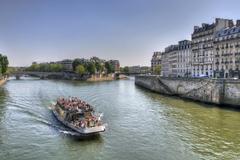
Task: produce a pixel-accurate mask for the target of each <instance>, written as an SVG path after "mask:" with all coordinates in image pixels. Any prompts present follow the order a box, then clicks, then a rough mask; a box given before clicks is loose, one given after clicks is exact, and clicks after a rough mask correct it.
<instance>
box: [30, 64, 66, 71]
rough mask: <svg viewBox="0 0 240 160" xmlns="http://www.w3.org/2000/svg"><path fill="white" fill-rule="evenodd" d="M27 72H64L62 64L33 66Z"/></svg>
mask: <svg viewBox="0 0 240 160" xmlns="http://www.w3.org/2000/svg"><path fill="white" fill-rule="evenodd" d="M26 70H27V71H38V72H61V71H63V70H64V68H63V65H62V64H56V63H53V64H51V63H41V64H36V63H35V64H32V65H31V66H30V67H28V68H27V69H26Z"/></svg>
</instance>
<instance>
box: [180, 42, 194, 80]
mask: <svg viewBox="0 0 240 160" xmlns="http://www.w3.org/2000/svg"><path fill="white" fill-rule="evenodd" d="M191 53H192V49H191V41H189V40H182V41H179V42H178V51H177V76H178V77H191V55H192V54H191Z"/></svg>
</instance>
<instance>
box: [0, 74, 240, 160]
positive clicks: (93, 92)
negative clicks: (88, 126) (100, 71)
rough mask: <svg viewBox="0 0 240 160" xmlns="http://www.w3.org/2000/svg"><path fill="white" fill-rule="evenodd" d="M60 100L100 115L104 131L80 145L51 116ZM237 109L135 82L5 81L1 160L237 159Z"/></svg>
mask: <svg viewBox="0 0 240 160" xmlns="http://www.w3.org/2000/svg"><path fill="white" fill-rule="evenodd" d="M59 96H77V97H81V98H82V99H83V100H85V101H87V102H89V103H90V104H92V105H93V106H95V107H96V110H97V111H100V112H103V113H104V121H105V122H106V123H107V124H108V127H107V131H106V132H105V133H103V134H101V135H100V136H98V137H95V138H93V139H91V140H80V139H77V138H76V136H75V132H72V131H71V130H69V129H68V128H66V127H64V126H62V125H61V124H60V123H59V122H58V121H57V120H56V119H55V117H54V116H53V115H52V113H51V111H50V110H49V105H50V104H51V103H52V102H53V101H54V100H56V98H57V97H59ZM239 122H240V112H239V111H234V110H227V109H222V108H219V107H216V106H210V105H205V104H200V103H194V102H191V101H186V100H182V99H179V98H176V97H166V96H162V95H159V94H156V93H152V92H149V91H147V90H144V89H142V88H139V87H137V86H135V85H134V80H123V81H113V82H97V83H88V82H76V81H53V80H49V81H48V80H38V79H25V80H19V81H17V80H14V79H12V80H10V81H9V82H8V83H7V84H6V85H4V86H3V87H2V88H0V148H1V150H0V157H1V160H2V159H3V160H5V159H6V160H7V159H104V160H107V159H130V160H132V159H142V160H146V159H148V160H149V159H153V160H155V159H167V160H168V159H170V160H173V159H189V160H190V159H237V157H238V156H240V146H239V144H240V140H239V138H238V137H239V134H240V124H239Z"/></svg>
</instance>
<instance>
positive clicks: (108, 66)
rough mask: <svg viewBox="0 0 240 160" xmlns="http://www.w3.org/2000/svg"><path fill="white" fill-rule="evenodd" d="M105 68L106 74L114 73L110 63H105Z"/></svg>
mask: <svg viewBox="0 0 240 160" xmlns="http://www.w3.org/2000/svg"><path fill="white" fill-rule="evenodd" d="M105 68H106V70H107V73H108V74H109V73H113V72H114V67H113V65H112V64H111V63H109V62H105Z"/></svg>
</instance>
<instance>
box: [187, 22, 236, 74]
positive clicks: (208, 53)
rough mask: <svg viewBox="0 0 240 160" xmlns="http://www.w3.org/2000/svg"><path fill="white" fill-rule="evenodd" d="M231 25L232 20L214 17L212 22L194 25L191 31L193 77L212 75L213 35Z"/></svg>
mask: <svg viewBox="0 0 240 160" xmlns="http://www.w3.org/2000/svg"><path fill="white" fill-rule="evenodd" d="M231 26H233V21H232V20H229V19H221V18H216V20H215V22H214V23H212V24H206V23H203V24H202V26H201V27H199V26H195V27H194V31H193V33H192V76H193V77H199V76H208V77H213V58H214V46H213V39H214V38H213V37H214V35H215V33H216V32H217V31H219V30H221V29H223V28H227V27H231Z"/></svg>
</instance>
